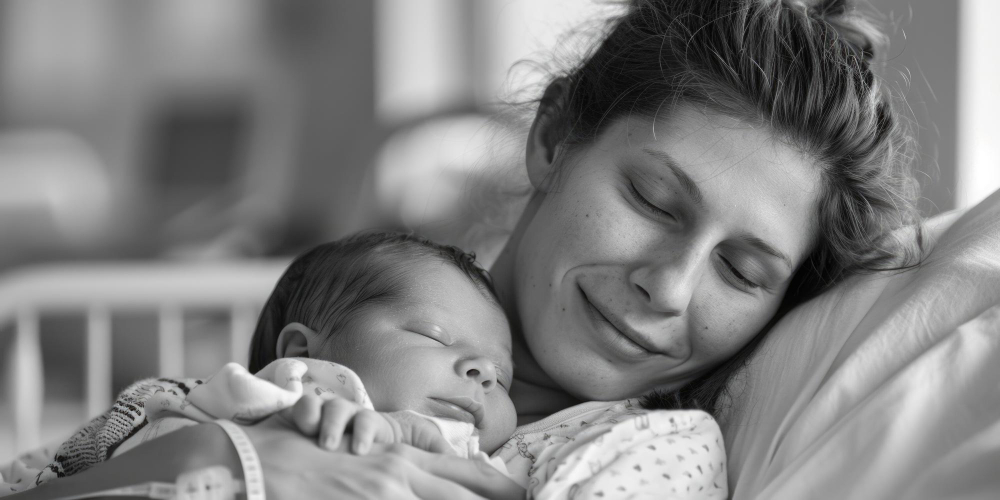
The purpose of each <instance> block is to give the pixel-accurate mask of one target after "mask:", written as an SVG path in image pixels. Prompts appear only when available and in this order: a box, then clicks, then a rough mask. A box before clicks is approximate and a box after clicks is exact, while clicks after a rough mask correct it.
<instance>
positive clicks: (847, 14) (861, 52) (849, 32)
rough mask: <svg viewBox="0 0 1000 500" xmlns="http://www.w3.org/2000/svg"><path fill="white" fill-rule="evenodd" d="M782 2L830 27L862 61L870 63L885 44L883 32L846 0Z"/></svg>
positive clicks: (787, 0)
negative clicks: (799, 8)
mask: <svg viewBox="0 0 1000 500" xmlns="http://www.w3.org/2000/svg"><path fill="white" fill-rule="evenodd" d="M786 4H787V5H789V6H800V7H801V8H802V9H803V10H805V12H806V14H807V15H808V16H809V17H811V18H813V19H815V20H817V21H819V22H822V23H824V24H826V25H827V26H829V27H830V28H832V29H833V30H834V31H835V32H836V33H837V35H838V36H839V37H840V39H841V40H843V41H844V43H845V44H846V45H847V47H848V48H850V49H851V51H852V52H854V54H855V56H857V57H858V59H859V60H861V61H863V62H865V63H871V62H872V60H873V59H874V58H875V54H876V53H877V52H881V51H882V49H883V48H884V47H885V46H886V45H887V44H888V38H887V37H886V35H885V34H884V33H882V31H881V30H880V29H879V28H878V26H876V25H875V23H874V22H872V20H871V18H870V17H869V16H866V15H864V14H862V13H860V12H858V9H857V7H856V6H855V5H854V4H853V2H851V1H850V0H813V1H809V0H786Z"/></svg>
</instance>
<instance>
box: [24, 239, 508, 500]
mask: <svg viewBox="0 0 1000 500" xmlns="http://www.w3.org/2000/svg"><path fill="white" fill-rule="evenodd" d="M512 370H513V367H512V361H511V334H510V327H509V325H508V323H507V319H506V316H505V315H504V312H503V310H502V309H501V307H500V304H499V302H498V300H497V297H496V293H495V291H494V290H493V286H492V283H491V281H490V278H489V275H488V274H487V273H486V271H484V270H483V269H482V268H481V267H479V266H478V265H477V264H476V263H475V260H474V257H473V256H472V255H470V254H466V253H464V252H462V251H461V250H459V249H457V248H455V247H451V246H445V245H439V244H437V243H433V242H430V241H428V240H426V239H423V238H420V237H417V236H413V235H409V234H400V233H389V232H366V233H361V234H358V235H355V236H351V237H348V238H345V239H342V240H338V241H335V242H331V243H326V244H323V245H320V246H318V247H316V248H314V249H312V250H310V251H308V252H306V253H305V254H303V255H301V256H299V257H298V258H296V259H295V260H294V261H293V262H292V263H291V265H290V266H289V267H288V269H287V270H286V271H285V273H284V274H283V275H282V277H281V278H280V279H279V280H278V283H277V284H276V285H275V288H274V290H273V292H272V293H271V296H270V298H268V300H267V303H266V304H265V306H264V309H263V311H262V312H261V316H260V319H259V321H258V324H257V329H256V331H255V333H254V338H253V342H252V345H251V353H250V371H249V372H248V371H247V370H245V369H243V368H242V367H241V366H239V365H237V364H235V363H230V364H229V365H227V366H226V367H225V368H223V369H222V370H221V371H220V372H218V373H217V374H216V375H214V376H212V377H211V378H209V379H208V380H206V381H204V382H203V381H201V380H195V379H182V380H171V379H158V380H147V381H142V382H139V383H136V384H134V385H133V386H131V387H129V388H128V389H126V390H125V391H123V392H122V394H121V395H120V396H119V398H118V400H117V401H116V403H115V407H114V408H113V409H112V411H110V412H108V413H107V414H105V415H102V416H100V417H98V418H96V419H94V420H93V421H91V423H90V424H88V425H87V426H86V427H84V428H82V429H81V430H80V431H78V432H77V433H76V435H74V436H73V438H72V439H70V440H69V441H67V442H66V443H64V444H63V445H62V446H61V447H60V450H59V451H58V452H57V453H56V461H55V462H53V463H52V464H50V465H49V466H48V467H46V469H45V470H43V471H42V473H41V474H40V475H39V477H38V479H37V482H39V483H40V482H44V481H46V480H47V479H49V477H50V476H51V477H56V476H62V475H67V474H75V473H77V472H80V471H82V470H85V469H86V468H89V467H90V466H91V465H94V464H96V463H97V462H100V461H103V460H106V459H108V458H110V457H112V456H116V455H118V454H120V453H123V452H124V451H126V450H128V449H130V448H132V447H134V446H137V445H139V444H141V443H143V442H145V441H147V440H149V439H152V438H155V437H157V436H160V435H163V434H164V433H166V432H170V431H172V430H176V429H177V428H180V427H183V426H185V425H193V424H194V423H196V422H199V421H200V422H204V421H210V420H213V419H217V418H226V419H231V420H234V421H237V422H240V423H244V424H248V423H253V422H256V421H258V420H261V419H263V418H265V417H267V416H270V415H274V414H276V413H280V414H282V415H284V417H285V418H287V419H289V420H291V421H292V422H293V424H294V425H295V426H296V427H298V429H299V430H300V431H302V432H303V433H305V434H308V435H318V440H319V444H320V446H322V447H325V448H329V449H334V450H335V449H341V450H350V451H352V452H356V453H364V452H366V451H367V450H368V449H370V447H371V444H372V443H375V442H379V443H406V444H411V445H414V446H417V447H420V448H423V449H426V450H428V451H437V452H445V453H451V454H455V455H459V456H462V457H467V458H475V459H480V460H484V461H487V462H489V463H491V464H492V465H493V466H494V467H497V468H498V469H500V470H504V466H503V462H502V461H500V460H498V459H494V460H490V459H489V458H488V453H491V452H493V451H494V450H496V449H497V448H499V447H500V446H501V445H502V444H504V443H505V442H506V441H507V440H508V439H509V437H510V436H511V434H512V433H513V431H514V427H515V424H516V418H517V417H516V414H515V410H514V405H513V403H512V402H511V399H510V396H509V395H508V393H507V391H508V389H509V387H510V384H511V382H512V376H513V374H512ZM250 372H255V373H257V375H256V376H254V375H251V374H250ZM174 417H184V418H174ZM147 424H148V425H147ZM347 433H350V434H351V435H352V438H351V442H350V443H343V442H341V438H342V436H344V435H345V434H347Z"/></svg>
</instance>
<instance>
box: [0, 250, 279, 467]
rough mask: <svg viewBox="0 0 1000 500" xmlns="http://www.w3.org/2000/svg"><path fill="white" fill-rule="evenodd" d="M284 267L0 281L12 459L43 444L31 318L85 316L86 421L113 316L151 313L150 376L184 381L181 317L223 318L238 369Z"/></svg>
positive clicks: (101, 384)
mask: <svg viewBox="0 0 1000 500" xmlns="http://www.w3.org/2000/svg"><path fill="white" fill-rule="evenodd" d="M288 262H289V260H287V259H274V260H260V261H229V262H219V263H200V262H199V263H184V262H146V263H138V262H137V263H96V264H65V265H46V266H40V267H32V268H24V269H21V270H18V271H15V272H12V273H10V274H7V275H5V276H0V328H6V327H8V326H9V325H11V324H13V326H14V338H13V342H12V344H11V349H10V352H8V353H6V354H5V355H3V356H0V362H2V363H4V365H6V369H3V370H0V373H2V374H3V376H4V378H5V380H7V383H8V398H9V400H10V401H11V402H12V404H11V405H10V412H11V413H12V415H11V417H12V418H11V420H12V422H13V429H14V448H15V450H17V451H18V452H19V453H20V452H23V451H26V450H29V449H31V448H34V447H36V446H38V445H40V444H41V433H40V422H41V416H42V410H43V402H44V398H43V397H44V392H43V391H44V378H43V377H44V371H43V368H42V349H41V338H40V331H39V317H40V315H42V314H46V313H53V312H59V313H62V312H80V313H83V314H84V315H85V316H86V342H85V345H86V348H85V352H84V353H83V355H84V356H85V363H84V366H85V375H84V378H85V380H84V388H85V395H84V400H85V408H86V412H87V416H88V418H89V417H92V416H94V415H97V414H99V413H101V412H102V411H104V410H106V409H107V407H108V405H109V404H110V402H111V400H112V394H111V391H112V382H111V374H112V372H111V370H112V366H111V352H112V346H111V341H112V335H111V334H112V332H111V330H112V326H111V317H112V314H113V313H123V312H139V311H153V312H155V313H156V314H157V317H158V320H159V330H158V333H157V339H158V358H159V367H158V371H159V374H160V375H161V376H179V375H182V374H183V373H184V311H185V310H186V309H194V308H196V309H199V310H204V309H215V310H220V309H221V310H227V311H229V315H230V319H231V321H230V325H231V326H230V335H229V351H230V352H229V356H230V359H232V360H234V361H238V362H242V363H245V362H246V356H247V351H248V346H249V343H250V336H251V335H252V333H253V328H254V324H255V322H256V320H257V315H258V313H259V311H260V308H261V306H262V305H263V303H264V301H265V300H266V299H267V296H268V294H269V293H270V291H271V288H272V287H273V286H274V283H275V282H276V281H277V279H278V277H279V276H280V275H281V273H282V271H283V270H284V268H285V267H286V266H287V265H288Z"/></svg>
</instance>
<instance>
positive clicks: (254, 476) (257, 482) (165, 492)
mask: <svg viewBox="0 0 1000 500" xmlns="http://www.w3.org/2000/svg"><path fill="white" fill-rule="evenodd" d="M215 423H216V424H218V425H219V426H220V427H222V429H223V430H225V431H226V434H227V435H229V439H230V440H231V441H232V442H233V445H234V446H235V447H236V454H237V455H239V457H240V465H241V466H242V468H243V481H240V480H238V479H233V474H232V472H230V471H229V469H228V468H226V467H224V466H221V465H217V466H213V467H206V468H204V469H198V470H194V471H189V472H185V473H183V474H181V475H179V476H177V481H175V482H174V483H163V482H157V481H150V482H148V483H142V484H133V485H131V486H123V487H120V488H112V489H108V490H104V491H96V492H93V493H86V494H83V495H74V496H70V497H63V500H83V499H87V498H95V497H145V498H152V499H154V500H235V499H236V495H237V494H240V493H245V494H246V500H265V497H264V469H263V468H262V467H261V464H260V458H259V457H258V456H257V451H256V450H255V449H254V447H253V443H251V442H250V438H249V437H248V436H247V434H246V432H244V431H243V429H241V428H240V426H238V425H236V424H234V423H232V422H230V421H228V420H216V421H215ZM244 484H245V485H246V487H245V488H244Z"/></svg>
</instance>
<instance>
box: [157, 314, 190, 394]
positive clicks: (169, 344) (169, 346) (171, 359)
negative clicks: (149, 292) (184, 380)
mask: <svg viewBox="0 0 1000 500" xmlns="http://www.w3.org/2000/svg"><path fill="white" fill-rule="evenodd" d="M159 347H160V376H161V377H182V376H183V375H184V312H183V311H182V310H181V308H179V307H177V306H175V305H167V306H163V307H162V308H160V331H159Z"/></svg>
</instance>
